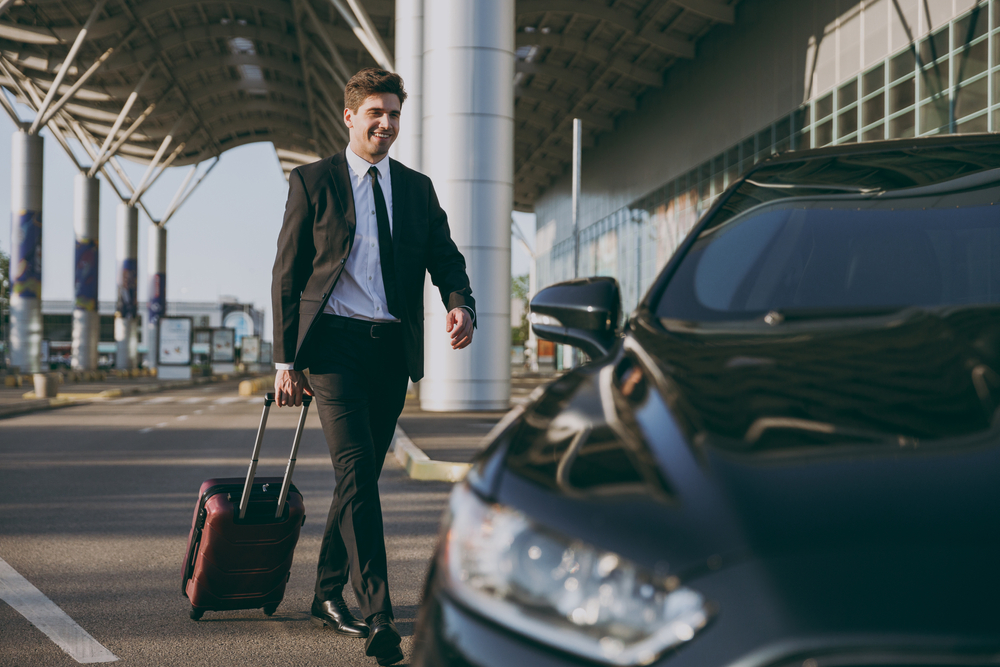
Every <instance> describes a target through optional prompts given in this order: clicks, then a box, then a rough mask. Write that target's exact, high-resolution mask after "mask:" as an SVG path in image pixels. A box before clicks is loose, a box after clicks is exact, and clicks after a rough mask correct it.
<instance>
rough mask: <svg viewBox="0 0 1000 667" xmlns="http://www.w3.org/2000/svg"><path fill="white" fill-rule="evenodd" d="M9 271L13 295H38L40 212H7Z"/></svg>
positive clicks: (40, 234) (40, 259)
mask: <svg viewBox="0 0 1000 667" xmlns="http://www.w3.org/2000/svg"><path fill="white" fill-rule="evenodd" d="M10 217H11V221H10V232H11V244H10V245H11V253H10V254H11V257H10V275H11V283H12V285H11V290H10V293H11V295H13V296H19V297H21V298H22V299H40V298H42V214H41V213H39V212H36V211H21V212H20V213H11V216H10Z"/></svg>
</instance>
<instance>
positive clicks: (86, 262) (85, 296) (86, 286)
mask: <svg viewBox="0 0 1000 667" xmlns="http://www.w3.org/2000/svg"><path fill="white" fill-rule="evenodd" d="M74 288H75V292H74V293H75V296H76V301H75V307H76V309H77V310H91V311H93V310H97V241H95V240H94V239H85V238H78V239H77V240H76V272H75V281H74Z"/></svg>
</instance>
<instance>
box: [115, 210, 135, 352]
mask: <svg viewBox="0 0 1000 667" xmlns="http://www.w3.org/2000/svg"><path fill="white" fill-rule="evenodd" d="M117 231H118V238H117V247H116V252H115V257H116V258H117V259H118V300H117V303H116V304H115V341H117V343H118V352H117V353H116V354H115V367H116V368H120V369H126V368H136V367H137V366H138V365H139V327H138V326H137V323H138V315H139V311H138V308H139V294H138V285H139V280H138V274H139V261H138V259H137V258H138V255H139V209H137V208H136V207H135V206H129V205H128V204H127V203H124V202H123V203H121V204H119V205H118V230H117Z"/></svg>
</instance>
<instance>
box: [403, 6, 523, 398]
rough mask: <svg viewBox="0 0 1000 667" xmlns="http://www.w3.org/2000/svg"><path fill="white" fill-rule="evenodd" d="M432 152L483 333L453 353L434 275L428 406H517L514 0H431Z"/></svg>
mask: <svg viewBox="0 0 1000 667" xmlns="http://www.w3.org/2000/svg"><path fill="white" fill-rule="evenodd" d="M424 15H425V21H424V73H425V77H424V88H425V90H424V98H425V99H427V100H434V103H433V104H426V105H424V109H423V143H424V145H427V146H433V147H434V150H428V151H425V152H424V154H423V167H424V172H425V173H426V174H427V175H428V176H430V177H431V178H432V179H433V182H434V187H435V188H436V189H437V193H438V198H439V199H440V202H441V206H442V207H443V208H444V210H445V211H446V212H447V213H448V220H449V223H450V226H451V235H452V238H453V239H454V240H455V242H456V243H457V244H458V247H459V249H460V250H461V251H462V254H463V255H464V256H465V259H466V263H467V265H468V271H469V277H470V279H471V281H472V290H473V295H474V296H475V298H476V311H477V317H478V325H479V326H478V329H477V330H476V333H475V337H474V340H473V343H472V345H471V346H470V347H468V348H466V349H465V350H461V351H454V350H452V349H451V345H450V344H449V342H448V336H447V334H446V333H445V314H446V313H445V309H444V307H443V305H442V304H441V297H440V295H439V294H438V291H437V289H436V288H434V287H433V286H432V285H431V283H430V281H429V280H428V281H427V287H426V291H425V295H424V300H425V309H424V317H425V323H424V340H425V343H424V357H425V361H424V370H425V373H426V375H425V377H424V380H423V381H422V382H421V385H420V405H421V407H422V408H423V409H424V410H433V411H451V410H505V409H507V408H508V406H509V403H510V214H511V210H512V208H513V198H514V186H513V181H514V92H513V80H514V0H424Z"/></svg>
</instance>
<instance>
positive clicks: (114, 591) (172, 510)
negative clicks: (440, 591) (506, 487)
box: [0, 382, 450, 667]
mask: <svg viewBox="0 0 1000 667" xmlns="http://www.w3.org/2000/svg"><path fill="white" fill-rule="evenodd" d="M261 407H262V399H260V398H259V397H258V398H255V399H250V400H247V399H243V398H240V397H238V396H237V395H236V383H235V382H233V383H223V384H217V385H209V386H206V387H196V388H193V389H186V390H178V391H173V392H166V393H163V394H156V395H149V396H141V397H129V398H124V399H118V400H111V401H107V402H103V403H98V404H92V405H85V406H79V407H72V408H65V409H62V410H54V411H46V412H39V413H35V414H31V415H25V416H22V417H17V418H12V419H6V420H3V421H0V558H2V559H3V560H4V561H6V562H7V563H8V564H9V565H10V566H11V567H12V568H13V569H14V570H16V571H17V572H18V573H19V574H20V575H22V576H23V577H25V578H26V579H27V580H28V581H30V582H31V584H33V585H34V586H35V587H36V588H37V589H38V590H40V591H41V592H42V593H43V594H44V595H45V596H47V597H48V598H49V599H50V600H52V601H53V602H54V603H55V604H56V605H58V606H59V607H60V608H61V609H62V610H63V611H64V612H66V613H67V614H68V615H69V616H70V617H71V618H72V619H73V620H74V621H75V622H76V623H78V624H79V625H80V626H81V627H82V628H83V629H84V630H86V631H87V632H88V633H90V635H92V636H93V637H94V638H95V639H96V640H97V641H98V642H100V644H102V645H103V646H104V647H106V648H107V649H108V650H109V651H111V652H112V653H114V654H115V655H116V656H117V657H118V658H119V663H121V664H134V665H157V666H159V665H163V666H167V667H169V666H173V665H176V666H177V667H182V666H183V667H192V666H193V665H250V666H253V665H267V666H268V667H279V666H281V665H296V666H299V667H304V666H309V665H322V666H323V667H336V666H340V665H344V666H347V665H350V666H356V665H372V666H374V665H375V664H376V663H375V661H374V660H373V659H372V658H367V657H365V655H364V641H363V640H358V639H348V638H343V637H340V636H338V635H335V634H333V633H331V632H329V631H324V630H320V629H317V628H316V627H315V626H313V625H312V623H311V622H310V621H309V613H308V612H309V604H310V601H311V599H312V586H313V582H314V578H315V565H316V559H317V556H318V553H319V544H320V538H321V535H322V532H323V526H324V523H325V520H326V513H327V510H328V509H329V505H330V500H331V498H332V488H333V479H334V478H333V469H332V466H331V464H330V458H329V453H328V451H327V448H326V444H325V442H324V440H323V436H322V432H321V431H320V426H319V420H318V418H317V417H316V414H315V411H313V412H312V413H311V414H310V415H309V418H308V421H307V424H306V430H305V433H304V435H303V438H302V444H301V449H300V451H299V456H298V463H297V466H296V469H295V478H294V481H295V485H296V486H297V487H298V488H299V489H300V490H301V491H302V493H303V496H304V498H305V504H306V515H307V518H306V523H305V526H304V527H303V529H302V533H301V537H300V539H299V543H298V548H297V549H296V553H295V562H294V565H293V566H292V571H291V579H290V581H289V584H288V588H287V590H286V593H285V600H284V602H282V604H281V606H280V607H279V608H278V611H277V612H276V613H275V615H274V616H272V617H270V618H267V617H265V616H264V615H263V613H262V612H261V611H259V610H249V611H233V612H207V613H206V614H205V616H204V617H203V618H202V620H200V621H198V622H195V621H192V620H190V619H189V618H188V610H189V608H190V607H189V604H188V601H187V599H185V598H184V597H182V596H181V593H180V590H181V582H180V573H181V562H182V560H183V557H184V550H185V546H186V541H187V534H188V530H189V528H190V522H191V514H192V510H193V508H194V503H195V500H196V495H197V491H198V487H199V485H200V484H201V482H202V480H204V479H206V478H209V477H226V476H242V475H245V474H246V468H247V464H248V462H249V458H250V453H251V450H252V447H253V439H254V435H255V433H256V427H257V423H258V420H259V417H260V409H261ZM297 417H298V411H297V410H295V409H289V408H283V409H280V410H279V409H277V408H275V409H272V410H271V415H270V419H269V422H268V430H267V435H266V437H265V439H264V450H263V453H262V457H261V465H260V468H259V469H258V474H259V475H281V474H282V473H283V471H284V464H285V457H287V455H288V450H289V448H290V445H291V439H292V434H293V432H294V428H295V423H296V419H297ZM380 486H381V493H382V507H383V513H384V519H385V528H386V543H387V547H388V552H389V584H390V590H391V592H392V597H393V602H394V608H395V613H396V620H397V626H398V628H399V631H400V633H401V634H402V636H403V650H404V652H405V653H406V655H407V656H409V655H410V652H411V649H412V634H413V621H414V619H415V617H416V613H417V607H418V604H419V600H420V592H421V591H420V589H421V585H422V583H423V579H424V574H425V572H426V569H427V565H428V561H429V559H430V556H431V551H432V549H433V545H434V541H435V539H436V533H437V529H438V520H439V517H440V515H441V512H442V510H443V509H444V506H445V503H446V499H447V495H448V492H449V489H450V485H448V484H444V483H436V482H417V481H414V480H411V479H409V478H408V477H407V476H406V475H405V473H404V471H402V470H401V469H400V468H399V466H398V465H397V464H396V462H395V460H394V459H393V457H392V456H391V455H390V456H389V457H388V458H387V460H386V466H385V470H384V471H383V474H382V480H381V484H380ZM347 600H348V604H350V605H351V607H352V608H353V609H354V610H355V612H357V605H356V604H355V601H354V600H353V595H352V594H348V597H347ZM75 664H77V662H76V661H75V660H74V659H73V658H71V657H70V656H69V655H68V654H66V653H64V652H63V651H62V650H61V649H60V648H59V647H58V646H56V644H54V643H53V642H52V641H50V640H49V639H48V637H46V635H44V634H43V633H42V632H41V631H40V630H38V629H37V628H36V627H35V626H34V625H32V623H31V622H29V621H28V620H27V619H26V618H25V617H24V616H22V615H21V614H19V613H18V612H16V611H15V610H14V609H12V608H11V607H10V606H8V605H6V604H4V603H3V602H0V665H2V666H3V667H6V666H17V667H33V666H36V665H37V666H44V667H57V666H60V665H75ZM401 664H406V663H405V662H404V663H401Z"/></svg>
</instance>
